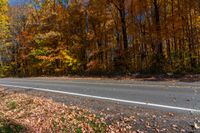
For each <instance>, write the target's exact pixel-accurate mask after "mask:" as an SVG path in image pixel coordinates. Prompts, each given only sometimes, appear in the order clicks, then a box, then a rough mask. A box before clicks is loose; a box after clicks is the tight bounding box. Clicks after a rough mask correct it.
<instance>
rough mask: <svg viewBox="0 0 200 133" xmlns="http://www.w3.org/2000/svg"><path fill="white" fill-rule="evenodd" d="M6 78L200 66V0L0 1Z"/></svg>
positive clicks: (197, 68) (195, 68)
mask: <svg viewBox="0 0 200 133" xmlns="http://www.w3.org/2000/svg"><path fill="white" fill-rule="evenodd" d="M0 29H1V30H0V44H1V69H2V72H1V73H2V74H1V75H6V76H41V75H68V74H85V73H91V74H108V73H117V74H122V73H135V72H143V73H167V72H173V73H186V72H194V73H199V72H200V39H199V38H200V2H199V0H82V1H81V0H76V1H72V0H71V1H61V0H45V1H43V0H41V1H40V0H32V1H31V2H30V3H25V4H22V5H15V6H9V5H8V3H7V0H0Z"/></svg>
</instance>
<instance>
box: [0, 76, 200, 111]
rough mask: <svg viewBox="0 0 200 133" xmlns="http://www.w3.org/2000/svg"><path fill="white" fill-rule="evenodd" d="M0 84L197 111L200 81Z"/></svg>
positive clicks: (11, 81) (13, 81) (10, 80)
mask: <svg viewBox="0 0 200 133" xmlns="http://www.w3.org/2000/svg"><path fill="white" fill-rule="evenodd" d="M0 86H3V87H8V88H10V89H12V88H15V89H16V88H23V89H35V90H42V91H45V90H46V91H52V92H58V93H63V94H70V95H76V96H83V97H90V98H96V99H103V100H112V101H115V102H119V103H122V104H132V105H141V106H147V107H151V108H162V109H172V110H177V111H180V110H181V111H190V110H191V111H199V112H200V83H199V82H193V83H186V82H170V81H163V82H160V81H132V80H111V79H105V80H98V79H59V78H58V79H52V78H49V79H48V78H46V79H45V78H20V79H18V78H4V79H0Z"/></svg>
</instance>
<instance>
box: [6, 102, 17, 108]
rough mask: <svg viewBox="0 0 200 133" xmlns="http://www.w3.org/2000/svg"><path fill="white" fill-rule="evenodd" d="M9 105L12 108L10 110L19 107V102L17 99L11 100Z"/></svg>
mask: <svg viewBox="0 0 200 133" xmlns="http://www.w3.org/2000/svg"><path fill="white" fill-rule="evenodd" d="M7 107H8V108H9V109H10V110H13V109H16V108H17V103H16V102H15V101H9V102H8V103H7Z"/></svg>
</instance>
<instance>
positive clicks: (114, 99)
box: [0, 84, 200, 113]
mask: <svg viewBox="0 0 200 133" xmlns="http://www.w3.org/2000/svg"><path fill="white" fill-rule="evenodd" d="M0 86H3V87H13V88H22V89H30V90H38V91H44V92H53V93H60V94H67V95H73V96H81V97H88V98H95V99H101V100H109V101H115V102H122V103H131V104H137V105H145V106H151V107H157V108H165V109H173V110H181V111H190V112H198V113H200V110H197V109H191V108H184V107H175V106H168V105H162V104H154V103H147V102H139V101H130V100H123V99H116V98H109V97H102V96H93V95H87V94H80V93H72V92H65V91H58V90H50V89H45V88H35V87H28V86H16V85H7V84H0Z"/></svg>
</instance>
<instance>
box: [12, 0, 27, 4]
mask: <svg viewBox="0 0 200 133" xmlns="http://www.w3.org/2000/svg"><path fill="white" fill-rule="evenodd" d="M25 1H27V0H10V4H11V5H16V4H20V3H23V2H25Z"/></svg>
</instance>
